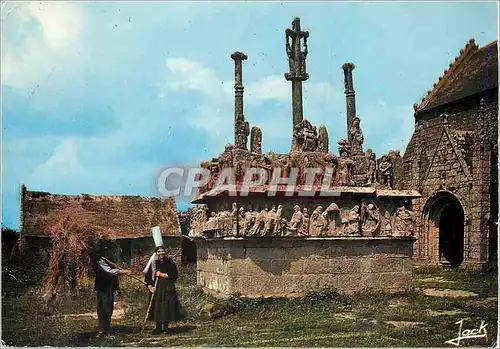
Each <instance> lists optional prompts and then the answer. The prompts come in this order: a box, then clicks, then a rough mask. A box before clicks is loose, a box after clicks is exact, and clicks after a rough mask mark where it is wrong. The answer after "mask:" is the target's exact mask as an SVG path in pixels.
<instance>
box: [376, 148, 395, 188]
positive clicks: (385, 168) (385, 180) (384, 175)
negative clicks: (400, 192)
mask: <svg viewBox="0 0 500 349" xmlns="http://www.w3.org/2000/svg"><path fill="white" fill-rule="evenodd" d="M378 171H379V176H380V181H381V184H382V185H383V186H386V187H387V188H389V189H392V181H393V178H392V177H393V176H392V173H393V170H392V164H391V161H390V159H389V157H388V156H387V155H382V158H381V159H380V163H379V164H378Z"/></svg>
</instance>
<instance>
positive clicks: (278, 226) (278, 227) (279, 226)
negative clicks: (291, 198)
mask: <svg viewBox="0 0 500 349" xmlns="http://www.w3.org/2000/svg"><path fill="white" fill-rule="evenodd" d="M283 219H284V218H283V205H278V210H277V211H276V218H275V220H274V229H273V232H274V234H276V235H281V233H282V232H283V228H284V227H283Z"/></svg>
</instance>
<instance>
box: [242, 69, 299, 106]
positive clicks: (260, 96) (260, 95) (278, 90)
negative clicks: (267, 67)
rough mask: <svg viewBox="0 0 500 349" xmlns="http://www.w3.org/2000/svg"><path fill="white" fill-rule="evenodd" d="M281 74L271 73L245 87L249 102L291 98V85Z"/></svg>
mask: <svg viewBox="0 0 500 349" xmlns="http://www.w3.org/2000/svg"><path fill="white" fill-rule="evenodd" d="M289 85H290V84H289V83H287V81H286V80H285V78H284V77H283V76H279V75H271V76H267V77H265V78H264V79H262V80H260V81H256V82H253V83H250V84H248V85H247V86H246V87H245V92H246V93H245V97H246V98H247V99H246V100H247V101H248V102H249V103H252V102H258V101H261V100H269V99H274V100H279V101H287V100H290V99H291V87H290V86H289Z"/></svg>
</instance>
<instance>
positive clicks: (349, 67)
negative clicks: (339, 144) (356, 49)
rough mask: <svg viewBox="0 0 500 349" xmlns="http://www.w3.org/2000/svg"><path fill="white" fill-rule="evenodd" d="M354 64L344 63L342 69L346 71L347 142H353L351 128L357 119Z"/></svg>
mask: <svg viewBox="0 0 500 349" xmlns="http://www.w3.org/2000/svg"><path fill="white" fill-rule="evenodd" d="M354 67H355V65H354V63H350V62H347V63H344V65H343V66H342V69H343V70H344V88H345V91H344V93H345V99H346V106H347V140H348V141H349V143H351V142H352V136H351V126H352V122H353V121H354V118H355V117H356V99H355V92H354V82H353V79H352V71H353V70H354Z"/></svg>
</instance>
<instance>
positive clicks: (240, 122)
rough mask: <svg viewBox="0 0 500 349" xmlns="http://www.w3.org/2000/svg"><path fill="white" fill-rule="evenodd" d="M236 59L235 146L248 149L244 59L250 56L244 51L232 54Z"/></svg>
mask: <svg viewBox="0 0 500 349" xmlns="http://www.w3.org/2000/svg"><path fill="white" fill-rule="evenodd" d="M231 58H232V59H233V60H234V148H235V149H245V150H246V149H247V140H248V135H249V133H250V129H249V125H248V122H246V121H245V116H244V115H243V91H244V90H245V89H244V87H243V78H242V75H243V72H242V70H243V69H242V66H243V61H244V60H246V59H247V58H248V56H247V55H246V54H244V53H242V52H234V53H233V54H231Z"/></svg>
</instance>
